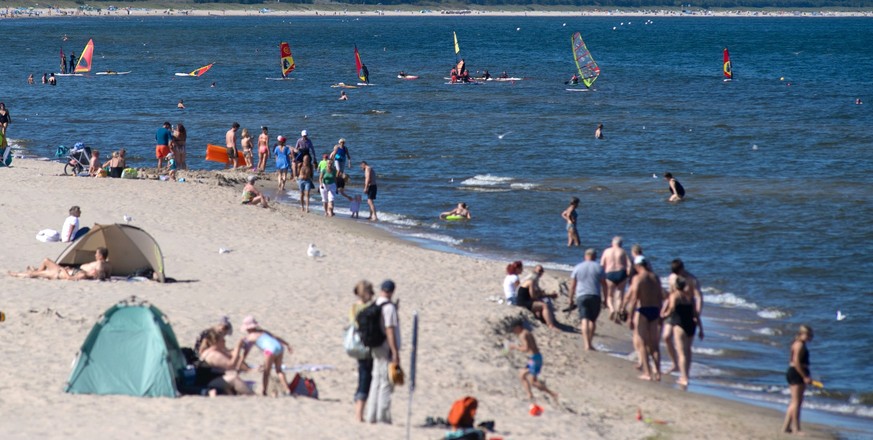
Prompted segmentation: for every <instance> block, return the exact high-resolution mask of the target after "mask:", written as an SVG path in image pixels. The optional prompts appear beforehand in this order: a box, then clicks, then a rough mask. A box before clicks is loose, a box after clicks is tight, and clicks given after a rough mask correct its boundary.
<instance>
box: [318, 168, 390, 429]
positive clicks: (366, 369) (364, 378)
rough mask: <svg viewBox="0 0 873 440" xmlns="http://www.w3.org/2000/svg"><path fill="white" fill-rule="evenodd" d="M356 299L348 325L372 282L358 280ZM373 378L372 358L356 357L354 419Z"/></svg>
mask: <svg viewBox="0 0 873 440" xmlns="http://www.w3.org/2000/svg"><path fill="white" fill-rule="evenodd" d="M310 170H311V168H310ZM353 292H354V294H355V296H356V297H357V298H358V300H357V301H356V302H355V303H354V304H353V305H352V309H351V310H350V311H349V325H351V326H354V327H355V328H357V326H358V320H357V318H358V313H361V311H362V310H364V309H365V308H367V307H368V306H369V305H370V304H371V303H372V302H373V297H374V296H375V294H374V293H373V283H371V282H369V281H365V280H361V281H358V283H357V284H355V289H354V290H353ZM372 379H373V358H372V357H368V358H366V359H358V388H357V389H356V390H355V420H357V421H359V422H363V421H364V408H365V407H366V405H367V397H368V396H369V395H370V385H371V383H372Z"/></svg>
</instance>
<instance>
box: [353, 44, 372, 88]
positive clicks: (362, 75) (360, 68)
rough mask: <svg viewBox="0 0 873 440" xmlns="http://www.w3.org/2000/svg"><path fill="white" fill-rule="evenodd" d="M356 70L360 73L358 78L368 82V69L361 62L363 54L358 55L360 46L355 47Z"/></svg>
mask: <svg viewBox="0 0 873 440" xmlns="http://www.w3.org/2000/svg"><path fill="white" fill-rule="evenodd" d="M355 68H356V69H357V71H358V78H360V79H361V81H364V82H367V79H368V78H367V77H368V76H369V75H368V72H367V71H366V67H364V62H363V61H361V54H359V53H358V45H355Z"/></svg>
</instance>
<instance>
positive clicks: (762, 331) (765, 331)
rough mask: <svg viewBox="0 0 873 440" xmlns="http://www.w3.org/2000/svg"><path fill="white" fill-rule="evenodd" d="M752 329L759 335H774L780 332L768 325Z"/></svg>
mask: <svg viewBox="0 0 873 440" xmlns="http://www.w3.org/2000/svg"><path fill="white" fill-rule="evenodd" d="M753 331H754V332H755V333H757V334H759V335H765V336H776V335H778V334H780V333H781V332H780V331H779V330H776V329H774V328H770V327H764V328H756V329H755V330H753Z"/></svg>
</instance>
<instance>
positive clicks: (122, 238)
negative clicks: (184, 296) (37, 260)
mask: <svg viewBox="0 0 873 440" xmlns="http://www.w3.org/2000/svg"><path fill="white" fill-rule="evenodd" d="M98 247H105V248H106V249H109V264H110V266H111V268H112V273H111V274H110V275H112V276H122V277H128V276H132V275H135V274H136V273H137V272H140V273H141V272H142V270H144V269H151V270H153V271H154V273H155V277H154V279H156V280H157V281H160V282H162V283H163V282H164V256H163V254H161V248H160V246H158V243H157V242H156V241H155V239H154V238H152V236H151V235H149V234H148V232H146V231H144V230H142V229H140V228H137V227H136V226H130V225H126V224H120V223H116V224H113V225H94V227H93V228H92V229H91V231H89V232H88V233H87V234H85V235H84V236H82V238H79V239H78V240H76V241H74V242H73V244H71V245H70V246H68V247H67V248H66V249H64V252H62V253H61V256H59V257H58V259H57V260H56V263H58V264H62V265H64V266H79V265H81V264H85V263H88V262H91V261H94V252H96V251H97V248H98Z"/></svg>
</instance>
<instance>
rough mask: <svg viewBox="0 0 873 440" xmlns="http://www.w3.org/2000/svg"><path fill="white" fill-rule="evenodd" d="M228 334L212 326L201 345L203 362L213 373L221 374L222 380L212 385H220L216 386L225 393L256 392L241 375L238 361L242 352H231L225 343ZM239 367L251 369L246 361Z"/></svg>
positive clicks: (242, 369) (243, 393)
mask: <svg viewBox="0 0 873 440" xmlns="http://www.w3.org/2000/svg"><path fill="white" fill-rule="evenodd" d="M227 334H229V333H225V332H223V331H220V330H216V329H214V328H211V329H209V330H207V331H206V335H205V337H204V339H203V341H202V343H201V345H200V347H199V348H200V353H199V357H200V361H201V363H202V364H203V365H204V366H206V367H210V368H211V370H212V373H215V374H216V375H220V376H221V378H220V379H221V380H220V381H219V382H218V383H215V382H211V383H210V385H213V386H214V385H219V386H217V387H216V388H220V389H221V391H222V393H224V394H230V395H250V394H254V392H252V390H251V388H249V387H248V385H246V383H245V381H243V380H242V379H241V378H240V377H239V373H238V372H237V363H238V360H239V359H238V358H239V355H240V353H239V351H234V352H231V351H230V350H228V348H227V344H226V343H225V336H226V335H227ZM239 367H240V371H246V370H248V369H249V367H248V365H246V364H245V363H242V364H241V365H240V366H239ZM222 382H223V383H222Z"/></svg>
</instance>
